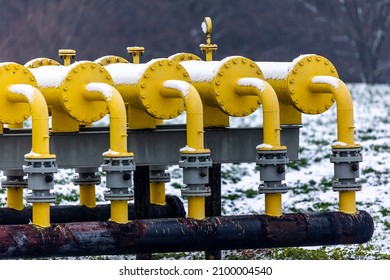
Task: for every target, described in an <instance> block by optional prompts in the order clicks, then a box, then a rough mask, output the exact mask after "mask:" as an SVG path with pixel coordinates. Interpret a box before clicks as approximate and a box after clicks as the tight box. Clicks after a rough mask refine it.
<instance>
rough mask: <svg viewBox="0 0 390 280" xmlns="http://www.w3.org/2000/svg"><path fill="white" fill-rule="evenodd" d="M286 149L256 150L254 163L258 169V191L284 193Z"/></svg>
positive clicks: (285, 188) (285, 190) (285, 187)
mask: <svg viewBox="0 0 390 280" xmlns="http://www.w3.org/2000/svg"><path fill="white" fill-rule="evenodd" d="M287 163H288V156H287V150H258V151H257V158H256V164H257V165H258V166H259V169H260V181H262V183H261V184H260V185H259V189H258V190H259V193H286V192H287V190H288V188H287V185H286V184H283V183H282V181H283V180H284V179H285V177H286V167H285V166H286V164H287Z"/></svg>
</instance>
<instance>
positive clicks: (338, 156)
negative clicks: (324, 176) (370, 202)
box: [330, 147, 363, 191]
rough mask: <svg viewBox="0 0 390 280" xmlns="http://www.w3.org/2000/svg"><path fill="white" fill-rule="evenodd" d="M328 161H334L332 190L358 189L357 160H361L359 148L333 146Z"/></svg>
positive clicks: (359, 184)
mask: <svg viewBox="0 0 390 280" xmlns="http://www.w3.org/2000/svg"><path fill="white" fill-rule="evenodd" d="M332 153H333V154H332V156H331V157H330V162H332V163H334V176H335V178H336V179H337V181H336V182H334V184H333V191H360V190H361V189H362V184H361V183H360V182H359V181H356V179H357V178H359V162H362V161H363V156H362V154H361V148H360V147H358V148H333V149H332Z"/></svg>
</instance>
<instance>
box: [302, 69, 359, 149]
mask: <svg viewBox="0 0 390 280" xmlns="http://www.w3.org/2000/svg"><path fill="white" fill-rule="evenodd" d="M308 86H309V89H310V90H311V91H312V92H317V93H332V94H333V96H334V99H335V101H336V106H337V141H338V143H337V145H336V146H340V147H342V148H351V147H358V146H359V145H358V144H355V141H354V129H355V126H354V120H353V102H352V97H351V94H350V92H349V90H348V87H347V86H346V84H345V83H344V82H343V81H341V80H340V79H338V78H335V77H331V76H314V77H311V78H310V79H309V85H308Z"/></svg>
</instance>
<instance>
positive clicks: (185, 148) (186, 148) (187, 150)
mask: <svg viewBox="0 0 390 280" xmlns="http://www.w3.org/2000/svg"><path fill="white" fill-rule="evenodd" d="M195 151H196V149H194V148H191V147H189V146H187V145H186V146H185V147H183V148H181V149H180V152H195Z"/></svg>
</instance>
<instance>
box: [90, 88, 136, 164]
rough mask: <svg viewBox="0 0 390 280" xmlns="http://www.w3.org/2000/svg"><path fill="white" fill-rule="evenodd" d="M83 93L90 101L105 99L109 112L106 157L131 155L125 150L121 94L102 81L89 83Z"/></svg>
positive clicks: (124, 127)
mask: <svg viewBox="0 0 390 280" xmlns="http://www.w3.org/2000/svg"><path fill="white" fill-rule="evenodd" d="M85 89H86V90H85V91H84V93H83V96H84V98H86V99H87V100H90V101H93V100H94V101H106V102H107V106H108V110H109V112H110V150H109V151H107V152H105V153H104V156H106V157H126V156H132V155H133V154H132V153H128V152H127V119H126V118H127V116H126V107H125V103H124V102H123V99H122V96H121V95H120V93H119V92H118V90H116V89H115V88H114V87H113V86H110V85H108V84H104V83H90V84H88V85H87V86H86V88H85Z"/></svg>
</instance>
